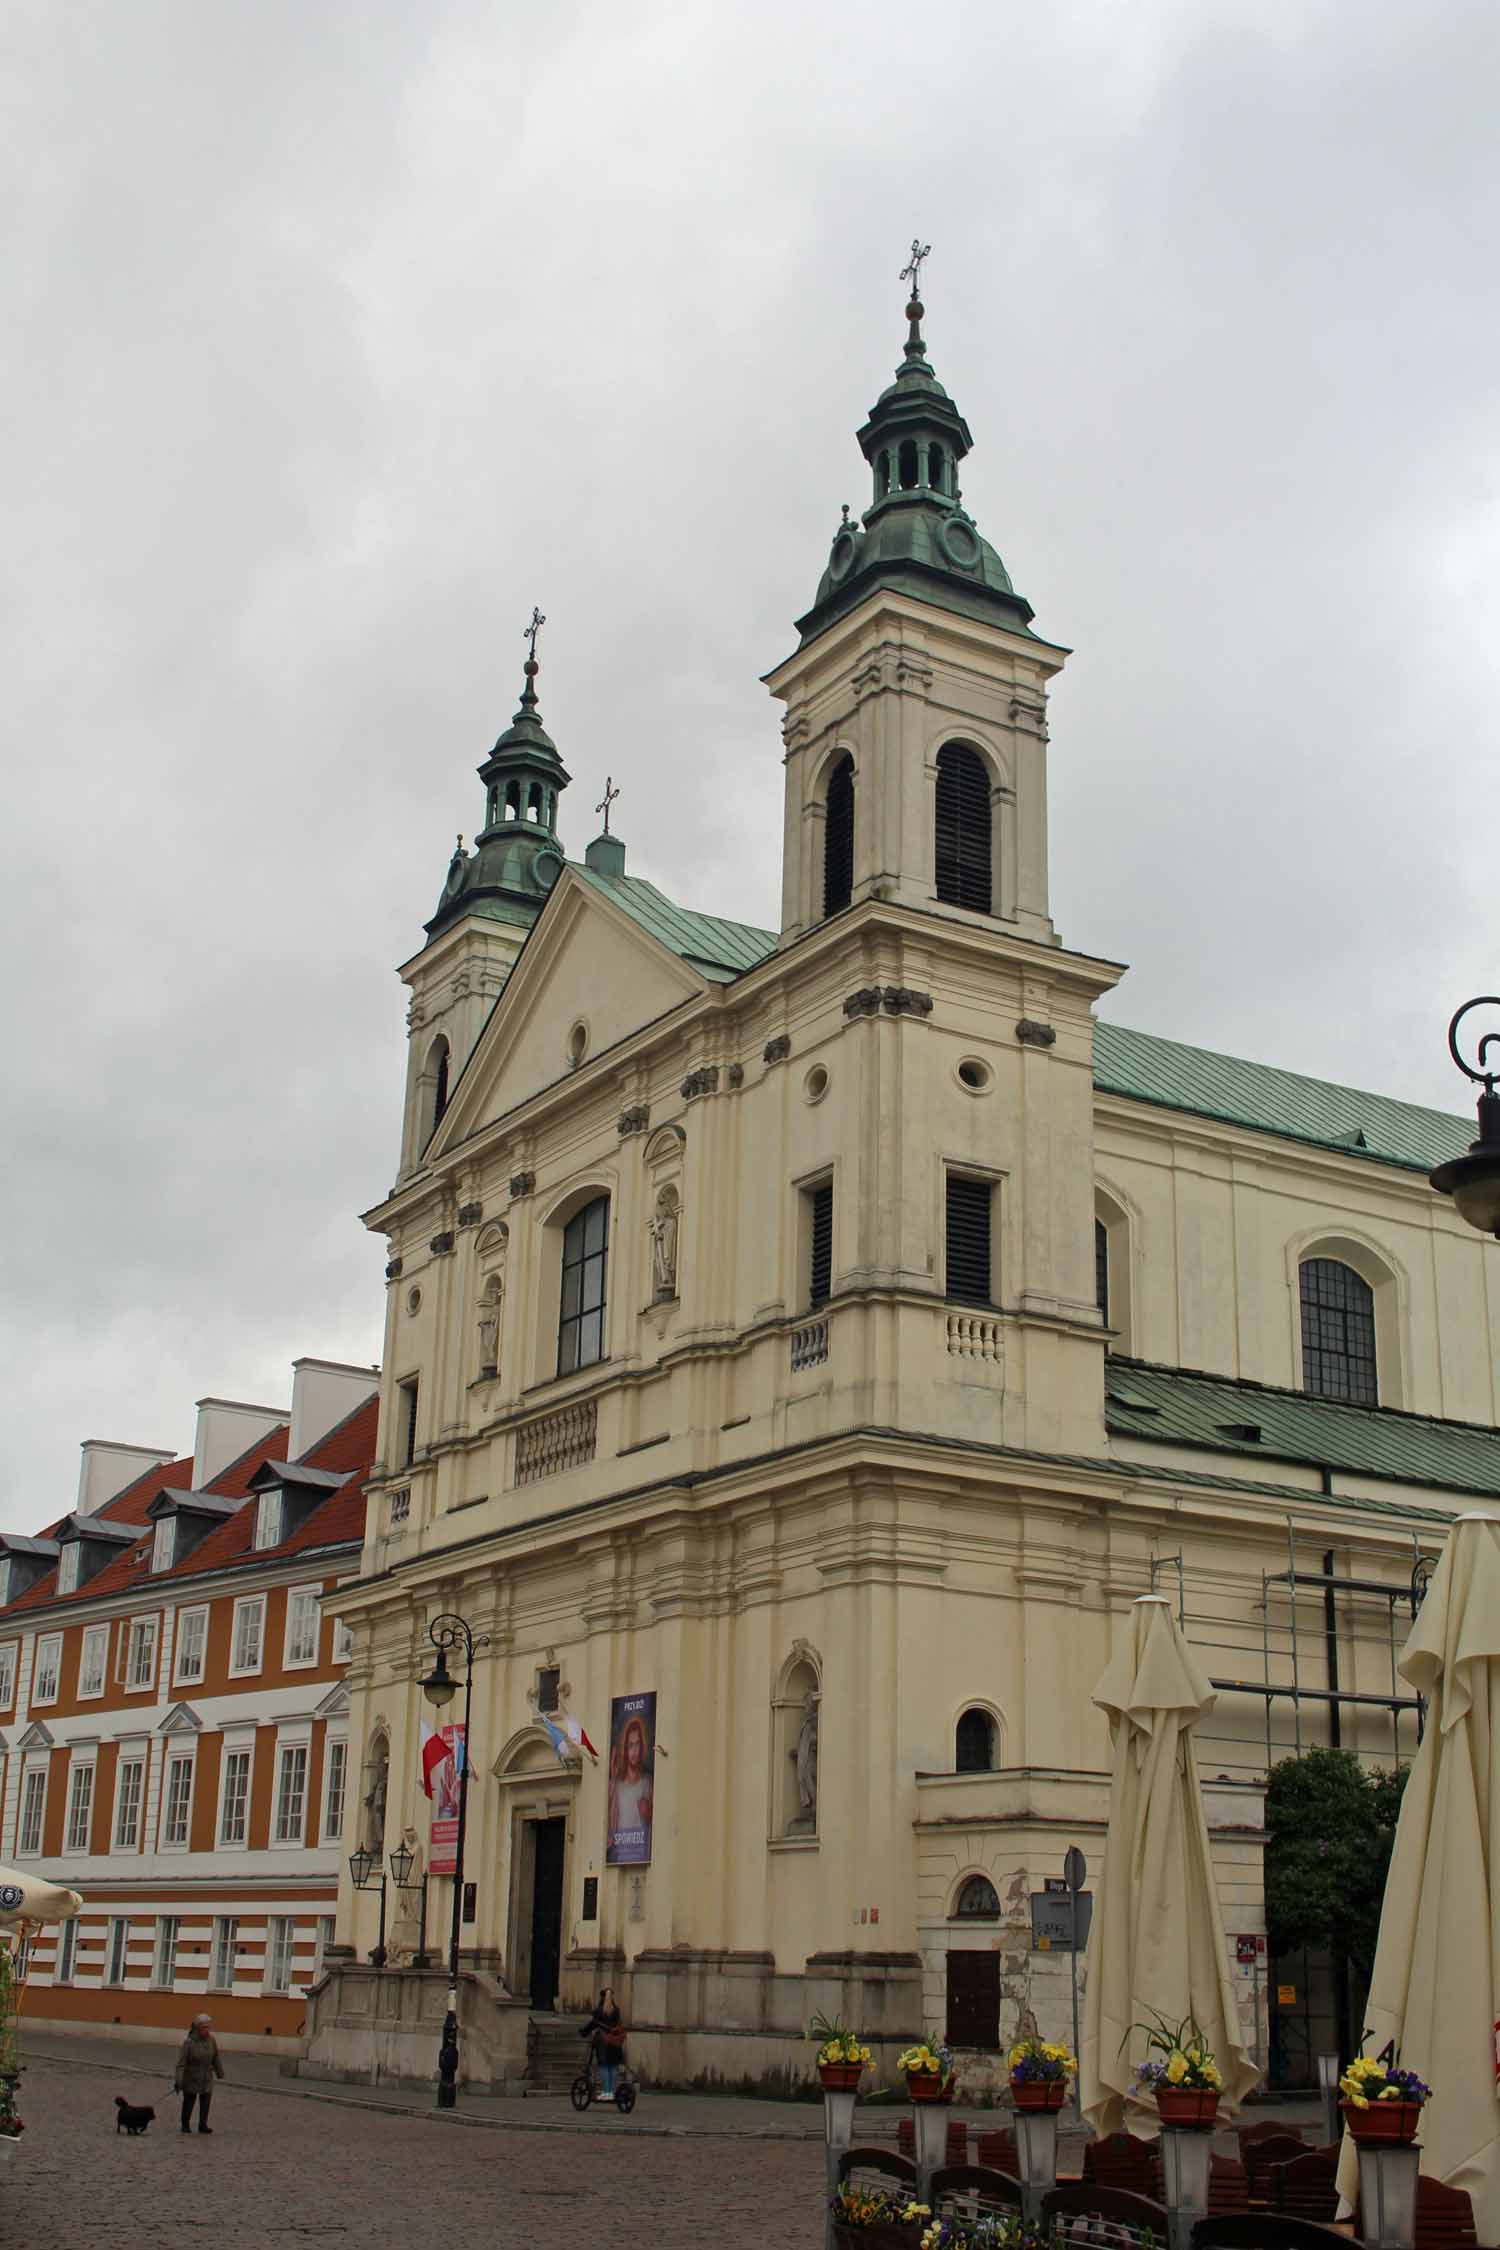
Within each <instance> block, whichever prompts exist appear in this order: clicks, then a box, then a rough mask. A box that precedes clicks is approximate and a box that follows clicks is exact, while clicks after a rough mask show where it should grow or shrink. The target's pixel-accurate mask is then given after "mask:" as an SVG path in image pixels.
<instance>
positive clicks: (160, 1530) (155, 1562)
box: [151, 1516, 177, 1570]
mask: <svg viewBox="0 0 1500 2250" xmlns="http://www.w3.org/2000/svg"><path fill="white" fill-rule="evenodd" d="M176 1547H177V1518H176V1517H175V1516H162V1517H160V1518H159V1519H158V1522H157V1526H156V1529H155V1530H154V1531H153V1532H152V1534H151V1568H152V1569H153V1570H170V1569H171V1567H172V1558H173V1555H174V1553H175V1551H176Z"/></svg>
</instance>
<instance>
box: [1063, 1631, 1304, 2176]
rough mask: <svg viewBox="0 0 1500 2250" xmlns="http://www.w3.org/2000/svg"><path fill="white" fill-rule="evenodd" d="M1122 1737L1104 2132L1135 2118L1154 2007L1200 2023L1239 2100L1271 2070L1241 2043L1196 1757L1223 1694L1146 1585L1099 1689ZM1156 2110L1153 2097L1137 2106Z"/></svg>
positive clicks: (1088, 2045)
mask: <svg viewBox="0 0 1500 2250" xmlns="http://www.w3.org/2000/svg"><path fill="white" fill-rule="evenodd" d="M1094 1701H1095V1702H1096V1703H1097V1704H1099V1705H1100V1707H1101V1708H1102V1709H1103V1710H1105V1711H1106V1712H1108V1714H1109V1727H1110V1738H1111V1743H1112V1758H1111V1776H1110V1792H1109V1837H1108V1841H1107V1842H1106V1844H1105V1849H1104V1874H1103V1880H1102V1882H1101V1883H1100V1884H1099V1886H1098V1892H1097V1895H1096V1897H1095V1900H1094V1919H1093V1924H1092V1927H1091V1929H1090V1931H1089V1945H1088V1958H1087V1963H1086V1970H1085V1974H1086V1977H1087V1985H1086V1989H1085V1992H1084V2014H1083V2053H1082V2054H1081V2055H1080V2057H1079V2066H1080V2076H1081V2088H1080V2091H1081V2099H1082V2107H1083V2112H1084V2115H1085V2116H1086V2117H1087V2118H1088V2120H1089V2122H1090V2124H1091V2125H1092V2126H1093V2128H1094V2130H1095V2132H1096V2133H1101V2134H1103V2133H1115V2132H1118V2131H1119V2130H1120V2128H1121V2127H1122V2126H1123V2124H1124V2123H1125V2115H1126V2104H1127V2101H1129V2100H1131V2099H1133V2096H1132V2092H1131V2089H1132V2073H1133V2070H1134V2066H1135V2064H1136V2063H1137V2062H1141V2061H1143V2060H1144V2059H1145V2041H1144V2039H1143V2037H1142V2036H1141V2034H1140V2033H1139V2032H1136V2033H1135V2034H1134V2035H1133V2036H1132V2035H1131V2028H1130V2027H1131V2026H1132V2025H1133V2024H1138V2023H1141V2022H1142V2021H1145V2020H1147V2019H1148V2018H1149V2017H1151V2016H1152V2015H1162V2016H1165V2017H1166V2018H1167V2019H1168V2021H1169V2022H1171V2023H1173V2024H1175V2023H1177V2022H1178V2021H1179V2020H1180V2019H1181V2018H1182V2017H1184V2016H1187V2015H1192V2016H1194V2017H1195V2018H1196V2019H1197V2022H1198V2026H1199V2029H1200V2030H1201V2031H1202V2033H1203V2036H1204V2039H1205V2040H1206V2041H1207V2043H1208V2045H1209V2047H1210V2048H1211V2049H1212V2050H1213V2053H1214V2055H1215V2056H1216V2057H1217V2059H1218V2064H1219V2068H1220V2070H1221V2071H1222V2072H1223V2076H1224V2097H1223V2106H1224V2108H1225V2109H1226V2110H1228V2109H1233V2107H1234V2105H1235V2104H1236V2103H1237V2102H1239V2101H1240V2100H1241V2099H1242V2097H1243V2096H1244V2095H1245V2094H1246V2093H1248V2091H1249V2089H1250V2088H1251V2087H1252V2086H1253V2085H1254V2084H1255V2081H1256V2079H1257V2078H1258V2077H1259V2075H1260V2073H1259V2070H1258V2069H1257V2067H1256V2064H1255V2061H1254V2059H1253V2057H1252V2056H1251V2055H1250V2054H1249V2053H1247V2051H1246V2050H1245V2048H1244V2047H1242V2046H1241V2044H1240V2028H1239V2011H1238V2009H1237V2007H1236V2005H1235V1998H1234V1989H1233V1986H1232V1984H1231V1982H1230V1976H1229V1961H1228V1954H1227V1950H1226V1945H1225V1938H1224V1920H1223V1916H1222V1915H1221V1913H1220V1911H1219V1895H1218V1891H1217V1890H1216V1888H1215V1885H1214V1875H1213V1865H1212V1862H1211V1860H1210V1857H1209V1847H1208V1823H1207V1821H1206V1820H1205V1818H1204V1815H1203V1799H1202V1797H1201V1796H1200V1794H1199V1790H1198V1772H1197V1767H1196V1765H1195V1763H1194V1759H1193V1728H1194V1727H1195V1726H1196V1725H1197V1723H1198V1721H1199V1719H1200V1718H1202V1717H1203V1715H1204V1713H1205V1712H1206V1711H1208V1710H1210V1709H1211V1708H1212V1706H1213V1703H1214V1693H1213V1689H1212V1688H1211V1687H1210V1686H1209V1684H1208V1680H1207V1678H1206V1677H1205V1675H1204V1673H1203V1671H1202V1669H1201V1667H1200V1666H1199V1664H1198V1663H1197V1661H1196V1659H1195V1658H1194V1656H1193V1654H1192V1651H1191V1650H1190V1649H1189V1647H1188V1645H1187V1642H1186V1641H1185V1640H1184V1639H1183V1636H1182V1631H1181V1629H1180V1627H1179V1626H1178V1623H1177V1620H1176V1618H1175V1617H1174V1616H1173V1615H1172V1610H1171V1606H1170V1604H1169V1603H1168V1602H1167V1601H1165V1600H1164V1599H1163V1597H1162V1596H1161V1595H1159V1594H1143V1595H1142V1596H1141V1597H1140V1599H1139V1600H1138V1601H1136V1602H1134V1603H1133V1604H1132V1605H1131V1612H1130V1632H1129V1635H1128V1637H1127V1638H1126V1639H1125V1640H1124V1642H1123V1643H1122V1644H1121V1646H1120V1648H1119V1650H1118V1651H1117V1653H1116V1655H1115V1656H1114V1658H1113V1659H1112V1661H1111V1662H1110V1664H1109V1665H1108V1666H1107V1668H1106V1670H1105V1673H1104V1676H1103V1678H1102V1679H1101V1680H1100V1682H1099V1685H1098V1686H1097V1687H1096V1688H1095V1690H1094ZM1136 2114H1137V2116H1138V2117H1144V2115H1145V2114H1146V2105H1144V2104H1140V2105H1138V2106H1137V2110H1136Z"/></svg>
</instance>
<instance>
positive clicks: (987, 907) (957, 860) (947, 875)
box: [936, 742, 994, 914]
mask: <svg viewBox="0 0 1500 2250" xmlns="http://www.w3.org/2000/svg"><path fill="white" fill-rule="evenodd" d="M991 820H992V814H991V809H990V777H989V771H988V768H987V767H986V765H985V762H984V760H983V758H981V757H980V755H979V753H978V751H977V750H971V749H970V748H969V747H968V745H967V743H963V742H945V743H944V744H943V747H942V749H941V750H940V751H939V752H938V754H937V838H936V841H937V855H936V857H937V895H938V897H939V898H940V899H944V900H946V901H947V903H948V905H950V906H966V907H968V908H969V909H970V911H971V912H972V913H975V914H989V913H991V912H992V911H993V908H992V899H993V896H994V892H993V876H992V872H991V860H992V852H991Z"/></svg>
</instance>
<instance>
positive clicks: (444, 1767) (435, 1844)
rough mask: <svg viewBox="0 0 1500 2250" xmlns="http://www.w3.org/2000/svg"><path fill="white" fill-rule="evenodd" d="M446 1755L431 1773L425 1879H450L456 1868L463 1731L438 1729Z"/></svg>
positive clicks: (459, 1729)
mask: <svg viewBox="0 0 1500 2250" xmlns="http://www.w3.org/2000/svg"><path fill="white" fill-rule="evenodd" d="M437 1732H438V1735H439V1737H440V1739H441V1741H442V1744H443V1748H444V1750H445V1751H446V1753H447V1755H446V1756H445V1757H443V1758H441V1759H439V1761H438V1763H437V1764H436V1765H435V1766H434V1767H433V1769H432V1848H431V1850H430V1852H429V1853H428V1855H427V1872H428V1874H429V1875H451V1874H452V1873H453V1872H454V1870H455V1868H456V1867H457V1865H458V1777H459V1773H460V1771H461V1769H462V1766H463V1761H464V1756H465V1751H464V1730H463V1728H462V1727H461V1726H457V1727H439V1728H438V1730H437Z"/></svg>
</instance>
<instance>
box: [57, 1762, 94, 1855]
mask: <svg viewBox="0 0 1500 2250" xmlns="http://www.w3.org/2000/svg"><path fill="white" fill-rule="evenodd" d="M85 1780H86V1781H87V1787H84V1786H82V1784H83V1783H84V1782H85ZM94 1781H95V1774H94V1761H93V1759H92V1758H75V1759H73V1760H72V1761H71V1762H70V1764H69V1766H68V1803H67V1809H66V1811H65V1813H64V1814H63V1847H62V1848H63V1852H64V1854H65V1856H66V1857H67V1858H69V1859H78V1858H80V1857H83V1856H85V1855H86V1854H87V1853H88V1852H90V1851H92V1849H93V1838H94ZM80 1802H81V1804H82V1810H83V1820H82V1823H81V1824H80V1822H79V1818H78V1813H79V1807H80ZM80 1825H81V1826H82V1829H83V1841H82V1843H75V1842H74V1841H73V1839H74V1837H75V1836H76V1835H77V1833H78V1830H79V1827H80Z"/></svg>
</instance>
